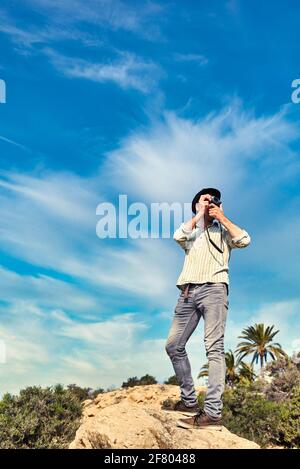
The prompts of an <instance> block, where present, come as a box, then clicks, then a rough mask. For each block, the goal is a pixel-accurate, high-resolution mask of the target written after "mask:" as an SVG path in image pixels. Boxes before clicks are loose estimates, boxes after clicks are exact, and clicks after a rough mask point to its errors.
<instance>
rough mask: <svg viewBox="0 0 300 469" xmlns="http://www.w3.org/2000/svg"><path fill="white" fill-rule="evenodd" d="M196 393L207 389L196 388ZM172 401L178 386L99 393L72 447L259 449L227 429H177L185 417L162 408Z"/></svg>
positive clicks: (87, 406) (88, 407)
mask: <svg viewBox="0 0 300 469" xmlns="http://www.w3.org/2000/svg"><path fill="white" fill-rule="evenodd" d="M196 391H197V392H203V391H204V388H203V387H196ZM170 399H171V400H174V401H176V400H178V399H179V387H178V386H173V385H162V384H153V385H147V386H134V387H131V388H125V389H117V390H114V391H110V392H106V393H103V394H99V395H98V396H97V397H96V399H94V400H88V401H85V405H84V411H83V416H82V422H81V425H80V427H79V429H78V430H77V433H76V436H75V439H74V441H73V442H72V443H71V444H70V448H71V449H75V448H81V449H92V448H119V449H121V448H128V449H129V448H130V449H132V448H134V449H135V448H147V449H152V448H153V449H154V448H164V449H166V448H179V449H185V448H191V449H201V448H259V446H258V445H257V444H256V443H254V442H252V441H248V440H246V439H244V438H240V437H238V436H237V435H234V434H232V433H231V432H229V431H228V430H227V429H226V428H225V427H223V429H222V431H221V432H220V431H216V430H199V429H193V430H186V429H183V428H180V427H177V426H176V421H177V419H178V418H179V417H181V415H180V414H178V413H169V412H165V411H164V410H162V408H161V406H162V403H163V402H164V401H166V400H170Z"/></svg>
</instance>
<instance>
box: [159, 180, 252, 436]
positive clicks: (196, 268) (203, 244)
mask: <svg viewBox="0 0 300 469" xmlns="http://www.w3.org/2000/svg"><path fill="white" fill-rule="evenodd" d="M212 196H214V197H217V199H219V202H218V201H217V200H216V199H215V204H213V203H211V200H212ZM220 200H221V193H220V191H219V190H218V189H214V188H207V189H202V190H201V191H200V192H198V193H197V194H196V195H195V197H194V199H193V202H192V211H193V213H194V214H195V216H194V217H193V218H192V219H191V220H189V221H188V222H186V223H182V224H181V226H180V227H179V228H178V229H177V230H176V231H175V233H174V239H175V241H177V243H179V245H180V246H181V247H182V248H183V249H184V251H185V260H184V265H183V269H182V272H181V274H180V276H179V278H178V280H177V286H178V288H180V289H181V293H180V295H179V299H178V302H177V306H176V308H175V313H174V317H173V322H172V326H171V329H170V332H169V336H168V339H167V342H166V347H165V348H166V352H167V354H168V355H169V357H170V359H171V361H172V364H173V368H174V371H175V373H176V377H177V381H178V383H179V385H180V393H181V396H180V397H181V399H180V400H179V401H178V402H176V404H175V406H174V408H172V409H171V411H175V412H180V413H182V414H184V415H186V416H188V415H189V418H181V419H179V420H178V426H181V427H183V428H207V427H209V428H215V429H219V430H221V429H222V419H221V411H222V407H223V403H222V396H223V392H224V387H225V373H226V366H225V353H224V329H225V322H226V316H227V310H228V305H229V302H228V291H229V269H228V262H229V259H230V255H231V250H232V249H233V248H244V247H246V246H248V244H249V243H250V241H251V238H250V236H249V234H248V233H247V231H246V230H244V229H243V228H239V227H238V226H237V225H235V224H234V223H232V222H231V221H230V220H229V219H228V218H227V217H226V216H225V214H224V212H223V206H222V203H221V202H220ZM201 316H202V317H203V319H204V331H205V332H204V343H205V349H206V356H207V358H208V364H209V377H208V387H207V392H206V396H205V402H204V409H203V410H200V408H199V405H198V401H197V396H196V393H195V389H194V383H193V379H192V375H191V366H190V362H189V359H188V356H187V353H186V349H185V346H186V343H187V341H188V339H189V338H190V336H191V335H192V333H193V332H194V330H195V328H196V327H197V325H198V323H199V320H200V318H201Z"/></svg>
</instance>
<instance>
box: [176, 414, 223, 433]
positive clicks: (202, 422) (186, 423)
mask: <svg viewBox="0 0 300 469" xmlns="http://www.w3.org/2000/svg"><path fill="white" fill-rule="evenodd" d="M177 426H178V427H182V428H191V429H194V428H199V429H200V430H201V429H202V430H203V429H206V428H207V429H209V430H219V431H220V430H222V419H221V418H219V419H212V418H211V417H209V416H208V415H207V414H206V413H205V412H204V411H203V410H201V411H200V412H198V414H197V415H195V416H194V417H190V418H187V419H179V420H178V421H177Z"/></svg>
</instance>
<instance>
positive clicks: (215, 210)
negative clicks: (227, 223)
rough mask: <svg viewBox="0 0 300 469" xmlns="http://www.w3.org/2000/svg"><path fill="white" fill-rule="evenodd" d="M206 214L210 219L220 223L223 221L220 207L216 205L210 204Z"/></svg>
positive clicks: (223, 216) (223, 217)
mask: <svg viewBox="0 0 300 469" xmlns="http://www.w3.org/2000/svg"><path fill="white" fill-rule="evenodd" d="M208 214H209V216H210V217H212V218H216V219H217V220H218V221H219V222H220V223H222V221H223V220H224V219H225V215H224V212H223V209H222V206H221V207H218V206H217V205H214V204H211V205H210V206H209V209H208Z"/></svg>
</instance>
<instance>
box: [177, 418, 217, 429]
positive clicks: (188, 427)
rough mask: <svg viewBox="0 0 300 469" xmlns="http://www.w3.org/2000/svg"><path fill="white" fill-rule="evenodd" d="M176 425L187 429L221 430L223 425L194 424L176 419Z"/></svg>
mask: <svg viewBox="0 0 300 469" xmlns="http://www.w3.org/2000/svg"><path fill="white" fill-rule="evenodd" d="M177 427H181V428H186V429H188V430H195V429H196V430H216V431H219V432H221V431H222V429H223V427H222V425H203V426H194V425H190V424H188V423H185V422H182V421H180V420H178V422H177Z"/></svg>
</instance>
